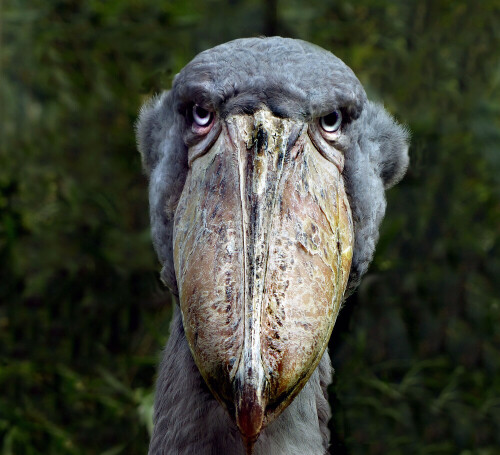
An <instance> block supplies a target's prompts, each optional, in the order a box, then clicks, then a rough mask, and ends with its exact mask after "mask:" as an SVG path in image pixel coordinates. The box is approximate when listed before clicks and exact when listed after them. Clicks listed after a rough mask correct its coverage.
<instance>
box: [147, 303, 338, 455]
mask: <svg viewBox="0 0 500 455" xmlns="http://www.w3.org/2000/svg"><path fill="white" fill-rule="evenodd" d="M330 382H331V364H330V357H329V355H328V352H325V354H324V355H323V358H322V359H321V362H320V364H319V365H318V368H316V371H315V372H314V373H313V374H312V376H311V378H310V379H309V381H308V383H307V384H306V385H305V387H304V388H303V389H302V391H301V392H300V393H299V395H297V397H296V398H295V400H294V401H293V402H292V403H291V404H290V406H288V408H286V409H285V411H283V413H282V414H281V415H280V416H279V417H278V418H277V419H276V420H275V421H274V422H273V423H271V424H270V425H269V426H268V427H266V428H265V429H264V430H263V431H262V433H261V435H260V436H259V439H258V440H257V442H256V443H255V446H254V449H253V455H264V454H271V453H272V454H275V455H295V454H296V455H303V454H310V455H324V454H325V453H327V452H328V441H329V436H330V432H329V430H328V420H329V418H330V406H329V404H328V400H327V395H326V389H327V387H328V384H329V383H330ZM154 421H155V426H154V430H153V435H152V438H151V444H150V447H149V455H160V454H161V455H164V454H167V453H168V454H169V453H172V454H179V455H190V454H193V453H195V454H199V455H212V454H217V455H219V454H223V455H244V454H245V449H244V447H243V443H242V441H241V437H240V434H239V432H238V429H237V427H236V425H235V424H234V422H233V421H232V420H231V419H230V418H229V416H228V415H227V413H226V412H225V410H224V409H223V408H222V406H221V405H220V404H219V403H218V402H217V401H216V400H215V398H213V396H212V394H211V393H210V391H209V390H208V388H207V386H206V385H205V382H204V381H203V378H202V377H201V375H200V373H199V371H198V368H197V367H196V365H195V363H194V361H193V358H192V356H191V352H190V350H189V346H188V344H187V341H186V338H185V336H184V329H183V327H182V319H181V315H180V310H179V308H178V307H177V306H176V308H175V310H174V318H173V320H172V325H171V330H170V337H169V340H168V343H167V346H166V348H165V353H164V357H163V361H162V363H161V366H160V371H159V375H158V381H157V385H156V398H155V415H154Z"/></svg>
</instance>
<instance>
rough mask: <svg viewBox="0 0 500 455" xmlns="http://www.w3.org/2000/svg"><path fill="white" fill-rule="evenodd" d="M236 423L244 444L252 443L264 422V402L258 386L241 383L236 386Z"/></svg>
mask: <svg viewBox="0 0 500 455" xmlns="http://www.w3.org/2000/svg"><path fill="white" fill-rule="evenodd" d="M235 401H236V402H235V404H236V423H237V425H238V428H239V430H240V432H241V435H242V437H243V439H244V442H245V445H247V446H248V445H253V443H254V442H255V441H256V440H257V438H258V437H259V434H260V431H261V429H262V424H263V422H264V414H265V410H266V403H265V400H264V397H263V396H262V392H261V390H260V388H257V387H255V385H254V384H252V383H243V384H241V385H239V386H237V388H236V400H235Z"/></svg>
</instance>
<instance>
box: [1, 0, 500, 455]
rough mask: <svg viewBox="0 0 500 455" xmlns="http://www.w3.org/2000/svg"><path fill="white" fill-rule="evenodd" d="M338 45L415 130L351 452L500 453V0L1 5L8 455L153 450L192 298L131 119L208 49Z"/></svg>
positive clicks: (345, 335)
mask: <svg viewBox="0 0 500 455" xmlns="http://www.w3.org/2000/svg"><path fill="white" fill-rule="evenodd" d="M263 34H268V35H269V34H281V35H285V36H291V37H297V38H302V39H305V40H308V41H312V42H314V43H317V44H319V45H321V46H323V47H325V48H327V49H329V50H332V51H333V52H334V53H335V54H336V55H337V56H338V57H340V58H342V59H343V60H344V61H345V62H346V63H347V64H348V65H349V66H351V68H353V70H354V71H355V73H356V74H357V75H358V77H359V78H360V79H361V81H362V83H363V84H364V85H365V88H366V90H367V92H368V94H369V96H370V97H371V98H372V99H375V100H379V101H383V102H384V104H385V106H386V108H387V109H388V110H389V111H390V112H391V113H393V114H394V115H395V116H396V117H397V118H398V119H399V120H400V121H402V122H403V123H406V124H407V125H408V127H409V128H410V129H411V131H412V146H411V150H410V152H411V167H410V170H409V172H408V175H407V177H406V178H405V179H404V181H403V182H402V183H401V184H399V185H398V186H397V187H396V188H394V189H393V190H391V191H389V193H388V202H389V204H388V215H387V217H386V219H385V221H384V223H383V226H382V231H381V238H380V241H379V244H378V249H377V254H376V257H375V260H374V263H373V264H372V266H371V268H370V271H369V273H368V274H367V275H366V277H365V279H364V281H363V283H362V285H361V287H360V288H359V290H358V292H357V293H356V294H355V295H354V296H353V297H351V298H350V299H349V301H348V302H347V304H346V307H345V309H344V310H343V311H342V313H341V316H340V318H339V320H338V324H337V326H336V328H335V330H334V336H333V338H332V341H331V344H330V351H331V353H332V357H333V363H334V366H335V368H336V375H335V381H334V384H333V385H332V386H331V389H330V397H331V403H332V406H333V415H334V418H333V420H332V444H333V447H334V449H332V453H334V454H336V455H337V454H346V453H349V454H384V455H390V454H395V455H396V454H403V453H404V454H461V455H466V454H482V455H489V454H499V453H500V284H499V283H500V242H499V234H500V51H499V49H500V5H499V3H498V0H486V1H481V2H479V1H477V0H476V1H461V0H453V1H452V0H420V1H416V0H409V1H400V2H396V1H389V0H361V1H356V2H354V1H352V2H349V1H342V0H340V1H335V2H333V1H325V0H308V1H307V2H299V1H284V0H283V1H278V0H274V1H269V2H264V1H261V2H256V1H250V0H233V1H226V2H224V1H216V0H189V1H185V0H175V1H164V2H160V1H157V0H143V1H140V0H129V1H119V0H108V1H97V0H90V1H49V0H32V1H20V0H18V1H16V0H12V1H9V0H0V39H1V42H0V52H1V55H0V75H1V80H0V454H1V455H8V454H12V455H24V454H26V455H30V454H37V455H38V454H100V455H117V454H144V453H145V452H146V449H147V444H148V437H149V436H148V432H149V431H150V430H151V409H152V400H153V395H152V387H153V381H154V376H155V371H156V365H157V361H158V357H159V353H160V350H161V348H162V346H163V345H164V344H165V342H166V340H167V337H168V321H169V318H170V314H171V305H172V300H171V297H170V296H169V294H168V293H167V292H166V291H165V289H164V288H163V287H162V285H161V284H160V282H159V280H158V271H159V266H158V264H157V261H156V257H155V255H154V253H153V250H152V247H151V244H150V237H149V226H148V205H147V182H146V179H145V177H144V176H143V175H142V173H141V169H140V167H141V166H140V159H139V156H138V153H137V152H136V149H135V140H134V133H133V124H134V121H135V118H136V115H137V111H138V108H139V106H140V105H141V103H142V102H143V101H144V100H145V99H146V98H147V97H148V96H149V95H150V94H152V93H155V92H157V91H160V90H162V89H164V88H169V86H170V84H171V81H172V78H173V75H175V74H176V72H178V71H179V70H180V69H181V68H182V67H183V66H184V65H185V64H186V63H187V62H188V61H189V60H190V59H191V58H193V57H194V56H195V55H196V53H198V52H199V51H201V50H203V49H206V48H208V47H211V46H213V45H215V44H218V43H221V42H224V41H227V40H229V39H232V38H236V37H244V36H257V35H263Z"/></svg>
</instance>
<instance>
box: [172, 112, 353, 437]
mask: <svg viewBox="0 0 500 455" xmlns="http://www.w3.org/2000/svg"><path fill="white" fill-rule="evenodd" d="M221 123H222V124H221V125H220V127H219V129H218V130H217V131H215V133H214V137H213V138H211V140H210V141H209V142H208V143H207V144H206V148H205V149H201V150H200V144H196V146H193V147H192V148H190V149H189V151H188V157H189V163H190V164H189V171H188V175H187V179H186V183H185V186H184V190H183V192H182V195H181V198H180V201H179V205H178V208H177V211H176V214H175V221H174V264H175V272H176V276H177V282H178V288H179V300H180V307H181V311H182V319H183V324H184V329H185V333H186V337H187V340H188V343H189V347H190V349H191V352H192V354H193V357H194V360H195V362H196V365H197V366H198V368H199V370H200V373H201V374H202V376H203V378H204V379H205V381H206V383H207V385H208V386H209V388H210V390H211V391H212V393H213V394H214V396H215V397H216V398H217V400H218V401H219V402H220V403H221V404H222V405H223V406H224V407H225V408H226V409H227V411H228V412H229V414H230V415H231V416H232V417H233V418H234V419H235V421H236V424H237V426H238V428H239V430H240V432H241V435H242V437H243V440H244V442H245V445H246V446H247V447H250V446H251V445H252V444H253V443H254V442H255V440H256V439H257V438H258V436H259V433H260V432H261V430H262V429H263V428H264V427H265V426H266V425H267V424H269V423H270V422H271V421H273V420H274V419H275V418H276V417H277V416H279V414H280V413H281V412H282V411H283V409H285V408H286V406H287V405H288V404H289V403H290V402H291V401H292V400H293V398H294V397H295V396H296V395H297V394H298V393H299V392H300V390H301V389H302V387H303V386H304V385H305V383H306V382H307V380H308V379H309V377H310V375H311V374H312V372H313V371H314V369H315V367H316V366H317V364H318V362H319V360H320V359H321V356H322V355H323V352H324V350H325V348H326V346H327V344H328V340H329V338H330V335H331V332H332V329H333V326H334V323H335V319H336V317H337V314H338V311H339V309H340V304H341V301H342V297H343V294H344V290H345V288H346V285H347V280H348V276H349V270H350V266H351V259H352V251H353V243H354V233H353V223H352V218H351V210H350V207H349V202H348V200H347V196H346V193H345V189H344V182H343V177H342V171H343V166H344V161H343V155H342V153H341V152H340V151H338V150H336V149H335V148H334V147H331V146H330V147H328V150H325V149H321V148H319V147H318V146H317V145H316V144H318V142H319V143H321V140H320V139H319V138H318V137H319V133H318V132H317V131H315V129H314V127H312V128H311V127H310V126H309V125H308V124H306V123H304V122H300V121H297V120H291V119H286V118H278V117H276V116H275V115H273V114H272V113H271V112H270V111H269V110H268V109H266V108H261V109H259V110H257V111H256V112H255V113H254V114H253V115H233V116H229V117H228V118H227V119H225V120H224V121H222V122H221Z"/></svg>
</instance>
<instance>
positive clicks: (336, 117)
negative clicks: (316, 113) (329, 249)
mask: <svg viewBox="0 0 500 455" xmlns="http://www.w3.org/2000/svg"><path fill="white" fill-rule="evenodd" d="M319 124H320V126H321V128H323V130H325V131H326V132H327V133H334V132H335V131H337V130H338V129H339V128H340V125H342V113H341V112H340V111H339V110H335V111H333V112H330V113H329V114H328V115H325V116H324V117H321V118H320V120H319Z"/></svg>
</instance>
